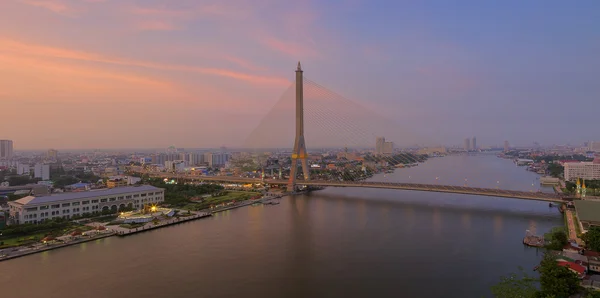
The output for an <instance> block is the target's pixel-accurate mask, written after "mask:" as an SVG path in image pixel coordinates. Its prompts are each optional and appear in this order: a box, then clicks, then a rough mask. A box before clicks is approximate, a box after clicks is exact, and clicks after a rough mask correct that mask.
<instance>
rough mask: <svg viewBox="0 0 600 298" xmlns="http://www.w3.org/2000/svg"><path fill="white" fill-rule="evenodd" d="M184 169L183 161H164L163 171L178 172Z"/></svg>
mask: <svg viewBox="0 0 600 298" xmlns="http://www.w3.org/2000/svg"><path fill="white" fill-rule="evenodd" d="M185 167H186V163H185V161H183V160H167V161H165V170H166V171H167V172H173V171H175V172H180V171H183V170H184V169H185Z"/></svg>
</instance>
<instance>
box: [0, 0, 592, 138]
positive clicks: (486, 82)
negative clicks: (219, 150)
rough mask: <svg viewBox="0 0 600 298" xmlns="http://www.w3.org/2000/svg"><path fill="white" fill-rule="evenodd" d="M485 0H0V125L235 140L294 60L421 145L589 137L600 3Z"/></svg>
mask: <svg viewBox="0 0 600 298" xmlns="http://www.w3.org/2000/svg"><path fill="white" fill-rule="evenodd" d="M484 2H487V1H460V3H461V5H460V6H458V5H455V4H451V3H450V2H449V1H376V0H371V1H366V0H349V1H332V0H331V1H329V0H328V1H326V0H322V1H308V0H306V1H305V0H302V1H293V2H292V1H283V0H279V1H276V0H247V1H244V0H228V1H224V0H221V1H216V0H215V1H204V0H137V1H131V0H0V115H1V116H2V124H1V125H0V139H12V140H13V141H14V143H15V149H16V150H19V149H48V148H57V149H64V148H73V149H75V148H77V149H79V148H81V149H85V148H142V147H152V148H163V147H168V146H170V145H175V146H177V147H188V148H189V147H194V148H198V147H218V146H222V145H225V146H230V147H235V146H238V145H241V144H242V140H243V139H244V138H246V137H247V136H248V135H249V134H250V133H251V132H252V130H253V129H254V128H255V127H256V126H257V125H258V123H259V121H260V119H261V118H262V117H264V116H265V115H267V114H268V113H269V110H270V109H271V107H273V105H275V103H276V102H277V101H278V99H279V98H280V97H281V95H282V94H283V93H284V92H285V90H286V89H287V88H288V87H289V86H290V84H291V82H292V80H293V79H294V72H293V71H294V69H295V66H296V63H297V61H299V60H300V61H302V65H303V68H304V69H305V75H306V77H307V78H310V79H311V80H313V81H315V82H318V83H319V84H321V85H323V86H326V87H328V88H329V89H331V90H333V91H335V92H337V93H339V94H341V95H343V96H345V97H347V98H349V99H352V100H355V101H357V102H359V103H360V104H362V105H364V106H365V107H369V108H371V109H373V110H375V111H377V112H378V113H380V114H381V115H382V116H387V117H390V118H394V119H396V120H397V123H398V125H399V126H402V129H403V130H407V131H408V130H410V131H411V133H413V134H417V135H423V136H426V138H427V140H430V141H431V142H432V143H444V144H448V145H452V144H461V143H462V139H464V138H465V137H472V136H477V137H478V142H479V143H480V144H489V145H493V144H501V143H502V142H503V141H504V140H505V139H506V140H509V141H510V142H511V143H512V144H522V145H529V144H531V143H532V142H533V141H538V142H540V143H542V144H544V145H549V144H554V143H556V144H558V143H569V142H570V143H572V144H576V143H581V142H584V141H588V140H597V141H600V133H599V132H598V127H600V116H598V113H599V111H600V2H599V1H593V0H589V1H585V0H582V1H576V2H568V1H497V2H496V4H489V3H484ZM292 120H293V119H292ZM292 142H293V138H292V136H290V145H291V143H292Z"/></svg>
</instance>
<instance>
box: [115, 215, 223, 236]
mask: <svg viewBox="0 0 600 298" xmlns="http://www.w3.org/2000/svg"><path fill="white" fill-rule="evenodd" d="M210 216H212V212H210V213H208V212H206V213H197V214H194V215H190V216H186V217H179V218H171V219H168V220H164V221H161V222H159V223H158V224H154V223H153V222H149V223H147V224H145V225H143V226H141V227H139V228H135V229H126V228H121V227H111V228H110V229H111V230H112V231H114V232H115V234H116V235H117V236H121V237H124V236H129V235H132V234H137V233H141V232H146V231H150V230H154V229H159V228H162V227H166V226H172V225H176V224H180V223H184V222H188V221H192V220H196V219H200V218H205V217H210Z"/></svg>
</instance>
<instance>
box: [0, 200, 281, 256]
mask: <svg viewBox="0 0 600 298" xmlns="http://www.w3.org/2000/svg"><path fill="white" fill-rule="evenodd" d="M284 196H285V194H276V195H275V194H274V195H270V196H267V197H264V198H261V199H258V200H248V201H243V202H240V203H238V204H235V205H231V206H227V207H223V208H220V209H218V210H210V211H209V212H190V213H191V215H187V214H186V213H185V212H186V211H181V210H180V212H181V214H184V215H183V216H180V217H173V218H166V219H163V220H161V221H158V224H156V223H155V222H149V223H146V224H145V225H143V226H141V227H138V228H134V229H128V228H125V227H121V226H119V225H113V226H105V224H104V223H101V222H91V223H88V224H86V225H87V226H89V227H93V228H94V230H93V231H95V233H97V234H96V235H84V236H78V238H75V239H73V240H68V241H67V242H63V243H54V244H49V243H36V244H33V245H29V246H25V247H13V248H6V249H4V250H0V262H1V261H6V260H11V259H15V258H19V257H24V256H28V255H32V254H36V253H40V252H44V251H49V250H53V249H58V248H63V247H67V246H71V245H76V244H80V243H84V242H88V241H93V240H98V239H103V238H107V237H111V236H119V237H124V236H129V235H132V234H137V233H141V232H145V231H150V230H155V229H159V228H162V227H166V226H171V225H176V224H180V223H184V222H189V221H192V220H197V219H201V218H207V217H211V216H212V215H213V214H214V213H218V212H222V211H226V210H231V209H236V208H241V207H246V206H249V205H252V204H256V203H260V204H269V203H271V202H272V201H273V200H276V199H281V198H283V197H284ZM101 226H102V227H105V228H106V230H101V229H99V227H101Z"/></svg>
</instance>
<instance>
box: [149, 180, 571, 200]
mask: <svg viewBox="0 0 600 298" xmlns="http://www.w3.org/2000/svg"><path fill="white" fill-rule="evenodd" d="M153 176H155V177H161V178H177V179H191V180H199V181H216V182H229V183H266V184H276V185H287V184H288V181H287V180H278V179H265V180H261V179H257V178H242V177H233V176H199V175H181V174H178V175H174V174H167V173H160V174H155V175H153ZM298 184H299V185H306V186H322V187H361V188H382V189H398V190H412V191H428V192H444V193H456V194H466V195H480V196H490V197H504V198H515V199H524V200H537V201H546V202H559V203H560V202H564V201H565V200H564V199H563V198H562V197H560V196H559V195H557V194H554V193H544V192H533V191H531V192H527V191H517V190H506V189H498V188H480V187H467V186H455V185H441V184H420V183H393V182H367V181H357V182H356V181H323V180H310V181H298Z"/></svg>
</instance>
